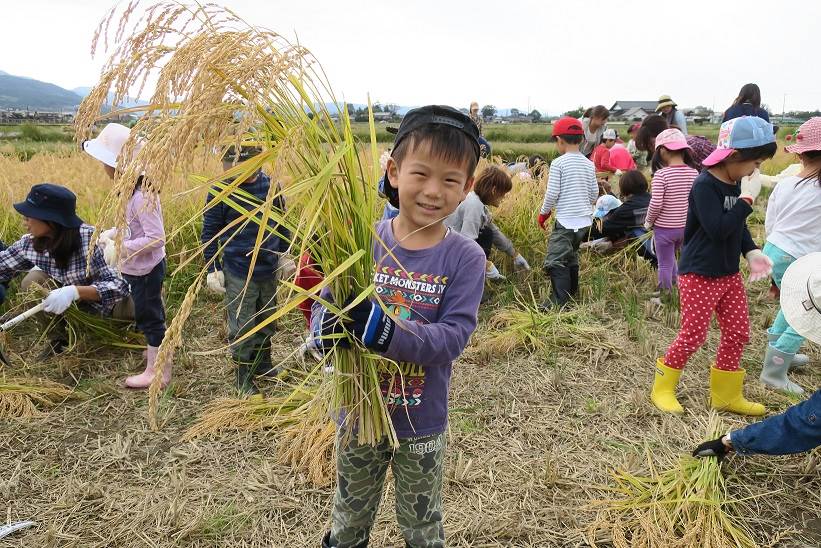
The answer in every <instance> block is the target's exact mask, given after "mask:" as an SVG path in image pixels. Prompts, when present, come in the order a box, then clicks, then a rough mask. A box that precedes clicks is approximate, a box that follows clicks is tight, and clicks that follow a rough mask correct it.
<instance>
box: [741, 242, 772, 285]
mask: <svg viewBox="0 0 821 548" xmlns="http://www.w3.org/2000/svg"><path fill="white" fill-rule="evenodd" d="M744 258H746V259H747V263H748V264H749V265H750V277H749V278H748V280H749V281H751V282H757V281H758V280H763V279H764V278H767V277H769V275H770V274H772V271H773V262H772V261H771V260H770V258H769V257H767V256H766V255H764V253H762V252H761V250H760V249H753V250H752V251H748V252H747V254H746V255H745V256H744Z"/></svg>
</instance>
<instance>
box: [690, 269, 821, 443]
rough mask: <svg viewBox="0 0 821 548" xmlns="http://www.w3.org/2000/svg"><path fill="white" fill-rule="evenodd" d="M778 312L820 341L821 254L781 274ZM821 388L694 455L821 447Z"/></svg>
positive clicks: (719, 439)
mask: <svg viewBox="0 0 821 548" xmlns="http://www.w3.org/2000/svg"><path fill="white" fill-rule="evenodd" d="M781 310H782V312H783V313H784V315H785V316H786V319H787V322H789V325H790V326H792V327H793V328H794V329H795V332H796V333H797V334H799V335H800V336H802V337H806V338H808V339H809V340H811V341H813V342H815V343H817V344H821V253H810V254H808V255H804V256H803V257H801V258H800V259H798V260H796V261H795V262H793V263H792V264H790V266H789V267H787V270H786V271H785V272H784V275H783V277H782V278H781ZM818 417H821V390H816V391H815V392H814V393H813V395H812V396H810V398H809V399H808V400H806V401H804V402H801V403H799V404H798V405H793V406H792V407H790V408H788V409H787V410H786V411H785V412H784V413H782V414H780V415H775V416H773V417H769V418H767V419H765V420H763V421H761V422H758V423H756V424H752V425H750V426H747V427H746V428H742V429H740V430H733V431H732V432H729V433H728V434H726V435H724V436H721V437H720V438H718V439H715V440H710V441H707V442H704V443H702V444H700V445H699V446H698V447H696V448H695V450H694V451H693V456H696V457H713V456H715V457H719V458H721V457H723V456H724V455H726V454H727V453H729V452H731V451H735V452H737V453H738V454H740V455H752V454H756V453H758V454H764V455H789V454H793V453H801V452H804V451H810V450H812V449H813V448H815V447H818V446H819V445H821V420H818Z"/></svg>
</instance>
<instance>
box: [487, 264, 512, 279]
mask: <svg viewBox="0 0 821 548" xmlns="http://www.w3.org/2000/svg"><path fill="white" fill-rule="evenodd" d="M485 278H487V279H488V280H492V281H502V280H506V279H507V278H505V276H504V275H503V274H502V273H501V272H499V269H498V268H496V265H495V264H493V261H488V262H487V265H486V266H485Z"/></svg>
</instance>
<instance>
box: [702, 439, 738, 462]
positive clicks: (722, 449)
mask: <svg viewBox="0 0 821 548" xmlns="http://www.w3.org/2000/svg"><path fill="white" fill-rule="evenodd" d="M732 450H733V444H732V443H731V441H730V436H729V435H724V436H721V437H720V438H717V439H714V440H710V441H705V442H704V443H701V444H699V445H698V446H697V447H696V448H695V449H694V450H693V456H694V457H699V458H704V457H716V458H718V460H721V459H723V458H724V457H725V456H726V455H727V453H729V452H731V451H732Z"/></svg>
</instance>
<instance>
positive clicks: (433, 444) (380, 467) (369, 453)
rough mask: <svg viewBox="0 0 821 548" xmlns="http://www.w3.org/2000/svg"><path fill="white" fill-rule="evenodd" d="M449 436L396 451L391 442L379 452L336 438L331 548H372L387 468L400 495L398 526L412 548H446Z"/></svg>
mask: <svg viewBox="0 0 821 548" xmlns="http://www.w3.org/2000/svg"><path fill="white" fill-rule="evenodd" d="M445 436H446V434H445V433H444V432H443V433H441V434H436V435H434V436H425V437H420V438H409V439H402V440H399V448H397V449H396V450H392V449H391V448H390V446H389V445H388V443H387V441H383V442H382V443H380V444H379V445H377V446H376V447H371V446H369V445H358V444H357V443H356V442H355V441H351V442H349V443H348V444H347V445H344V442H343V441H342V440H341V434H339V433H338V434H337V439H336V494H335V495H334V507H333V511H332V513H331V535H330V539H329V540H330V543H329V544H330V545H331V546H334V547H336V548H354V547H360V546H367V545H368V537H369V535H370V531H371V527H372V526H373V522H374V519H375V518H376V512H377V510H378V509H379V502H380V501H381V499H382V489H383V487H384V485H385V474H386V473H387V471H388V466H390V467H391V470H392V471H393V478H394V487H395V491H396V521H397V522H398V523H399V529H400V530H401V531H402V536H403V537H404V539H405V543H406V544H407V545H408V546H413V547H426V548H439V547H443V546H444V545H445V530H444V528H443V527H442V471H443V468H444V460H445V446H446V438H445Z"/></svg>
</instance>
